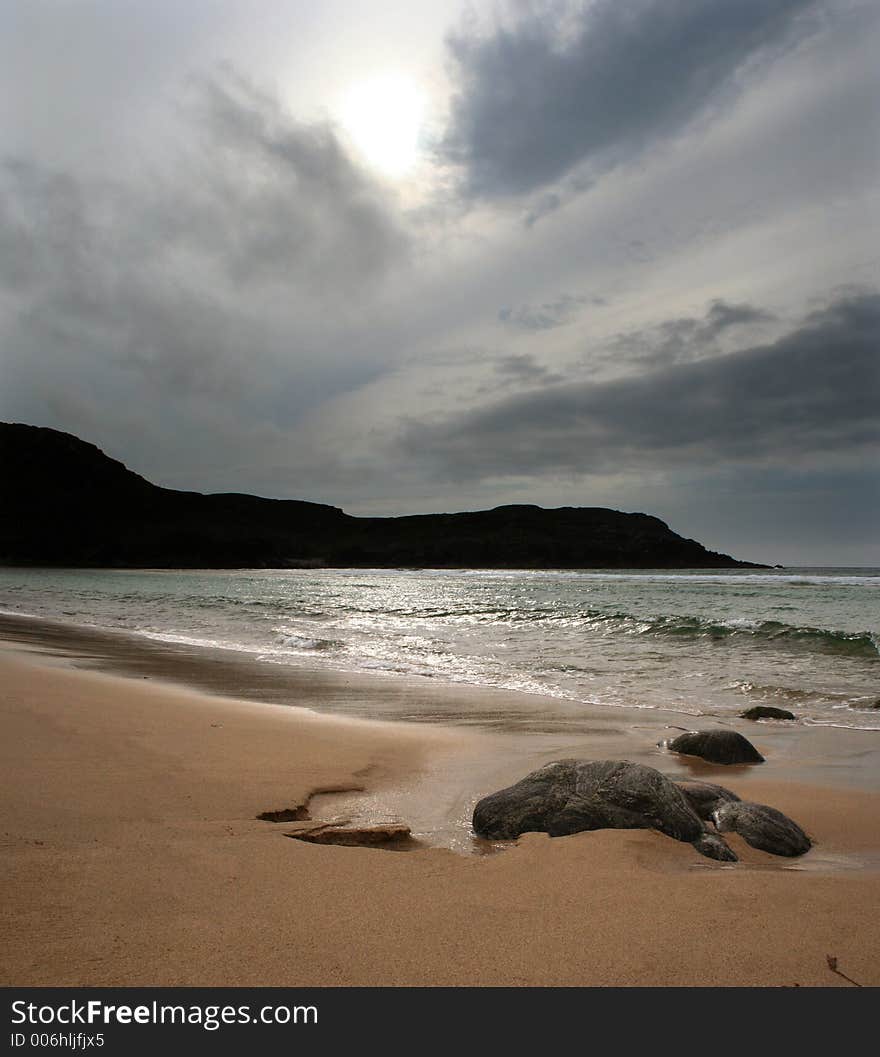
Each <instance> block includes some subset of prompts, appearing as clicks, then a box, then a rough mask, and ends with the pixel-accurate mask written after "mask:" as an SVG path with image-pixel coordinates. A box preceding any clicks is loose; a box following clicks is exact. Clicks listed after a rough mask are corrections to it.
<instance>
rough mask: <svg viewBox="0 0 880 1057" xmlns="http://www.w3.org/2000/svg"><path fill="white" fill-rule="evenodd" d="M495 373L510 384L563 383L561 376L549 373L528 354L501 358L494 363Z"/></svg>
mask: <svg viewBox="0 0 880 1057" xmlns="http://www.w3.org/2000/svg"><path fill="white" fill-rule="evenodd" d="M495 372H496V374H500V375H502V376H503V377H504V378H506V379H507V380H508V381H510V382H512V383H518V382H519V383H522V382H527V383H533V384H534V383H537V384H540V385H551V384H553V383H554V382H561V381H563V377H562V375H560V374H556V373H555V372H553V371H549V370H548V369H547V368H546V367H544V366H543V365H542V364H540V363H538V362H537V360H536V359H535V357H534V356H532V355H530V354H529V353H520V354H514V355H510V356H502V357H501V358H500V359H499V360H497V361H496V362H495Z"/></svg>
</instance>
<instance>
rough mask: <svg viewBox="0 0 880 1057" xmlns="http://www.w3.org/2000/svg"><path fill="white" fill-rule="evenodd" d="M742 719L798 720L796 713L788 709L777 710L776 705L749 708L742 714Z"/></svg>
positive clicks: (740, 715) (740, 716)
mask: <svg viewBox="0 0 880 1057" xmlns="http://www.w3.org/2000/svg"><path fill="white" fill-rule="evenodd" d="M739 718H740V719H797V716H796V715H795V714H794V712H789V711H788V709H787V708H776V706H775V705H755V706H754V708H747V709H746V710H745V712H740V714H739Z"/></svg>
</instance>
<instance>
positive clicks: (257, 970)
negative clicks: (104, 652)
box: [0, 651, 880, 987]
mask: <svg viewBox="0 0 880 1057" xmlns="http://www.w3.org/2000/svg"><path fill="white" fill-rule="evenodd" d="M346 685H347V686H348V691H347V692H350V693H353V694H356V693H357V692H358V684H357V681H356V680H350V681H349V682H348V683H347V684H346ZM448 692H449V693H455V694H458V695H460V696H461V697H462V698H464V697H465V696H466V695H467V694H468V693H469V691H468V690H467V689H464V688H454V689H452V688H450V689H449V691H448ZM303 703H306V704H307V703H309V702H308V697H307V695H304V701H303ZM0 715H2V726H3V733H2V750H0V751H2V761H0V776H2V777H0V782H2V789H3V797H2V826H0V831H2V841H3V850H4V854H3V877H2V885H3V892H4V896H3V903H2V942H0V947H2V971H0V983H2V984H5V985H20V986H23V985H62V986H67V985H92V986H109V985H144V986H152V985H203V986H220V985H229V986H234V985H250V986H262V985H266V986H268V985H276V986H285V987H291V986H319V985H373V984H390V985H575V986H584V985H618V986H625V985H678V986H682V985H687V986H690V985H746V986H754V985H759V986H793V985H801V986H808V985H826V986H844V987H849V986H852V984H851V983H849V982H848V981H847V980H846V979H845V978H844V977H843V976H840V975H837V974H834V973H832V972H831V971H830V969H829V968H828V964H827V960H826V956H827V955H832V956H834V957H836V958H837V959H838V966H839V969H840V970H841V971H842V972H843V973H846V974H847V976H849V977H851V978H852V980H854V981H857V982H859V983H861V984H863V985H871V984H873V985H878V984H880V915H878V913H877V911H878V906H880V901H878V896H880V871H878V865H880V860H878V857H877V853H878V850H880V826H878V819H880V797H878V796H877V795H876V794H873V793H870V792H865V791H855V790H846V789H829V788H824V787H820V786H811V785H805V784H794V783H791V782H785V783H779V784H772V783H767V782H764V781H763V780H762V779H760V778H757V777H754V778H753V777H749V779H748V780H747V781H746V782H745V784H747V786H748V796H749V798H751V799H756V798H758V797H760V799H763V800H764V801H765V802H768V803H771V804H773V805H774V806H776V807H778V808H780V809H781V810H783V811H785V812H787V813H789V814H791V815H792V816H793V817H794V818H796V819H797V820H798V821H799V822H800V823H801V824H802V825H803V826H804V828H806V829H807V831H808V832H809V833H810V834H811V836H812V837H813V838H814V840H815V841H816V842H817V846H816V848H815V849H814V851H812V852H810V853H809V854H808V856H806V857H805V858H804V859H803V860H799V861H797V862H796V863H792V862H787V861H785V862H783V861H782V860H779V859H775V858H773V857H772V856H768V855H765V854H763V853H760V852H757V851H755V850H753V849H750V848H749V847H748V846H747V845H745V844H744V843H743V842H742V841H740V840H739V839H738V838H737V837H733V838H732V841H731V843H733V844H734V845H735V847H736V850H737V852H738V853H739V854H740V855H741V857H742V859H743V862H741V863H740V864H737V865H735V866H729V865H721V864H717V863H713V862H711V861H710V860H707V859H703V858H701V857H699V856H698V855H697V854H696V852H694V850H693V849H692V848H691V847H690V846H689V845H685V844H680V843H678V842H676V841H673V840H670V839H668V838H666V837H664V836H662V835H660V834H658V833H654V832H643V831H604V832H598V833H584V834H579V835H576V836H573V837H566V838H561V839H556V840H551V839H549V838H547V837H545V836H542V835H528V836H526V837H524V838H523V839H521V841H520V842H519V843H518V845H516V846H514V847H512V848H510V849H509V850H506V851H503V852H501V853H498V854H493V855H483V856H479V855H462V854H456V853H454V852H452V851H449V850H446V849H441V848H422V849H419V850H416V851H411V852H408V853H392V852H389V851H385V850H375V849H367V848H346V847H334V846H320V845H312V844H305V843H302V842H300V841H296V840H290V839H288V838H287V837H286V836H285V833H286V832H288V831H289V830H291V829H293V828H294V826H292V825H288V824H284V823H281V824H274V823H271V822H263V821H258V820H256V818H255V816H256V815H257V814H259V813H260V812H262V811H266V810H276V809H281V808H285V807H294V806H296V805H298V804H301V803H304V802H305V801H306V800H307V798H308V796H309V794H310V793H313V792H314V791H315V790H318V789H321V788H327V787H343V788H344V787H351V786H360V785H365V786H367V787H368V788H369V789H370V790H371V791H372V792H373V793H374V794H376V795H380V794H381V792H382V790H383V789H384V790H388V791H389V793H392V792H393V790H394V789H395V788H401V787H412V785H413V783H414V782H415V781H416V780H417V776H418V775H419V774H420V773H421V772H422V770H423V769H425V768H429V767H434V768H435V769H436V768H437V767H438V766H440V767H442V766H444V763H445V762H448V763H449V765H450V766H454V764H455V761H456V759H458V758H459V756H460V755H462V754H464V755H467V754H468V753H470V754H473V753H475V752H476V753H479V751H480V736H479V735H471V734H469V733H468V732H460V731H457V730H450V729H448V728H442V727H433V726H424V725H421V726H416V725H403V724H390V723H369V722H359V721H357V720H350V719H340V718H335V717H327V716H322V715H317V714H314V713H311V712H308V711H304V710H302V709H296V708H285V707H282V706H277V705H257V704H253V703H245V702H241V701H235V700H229V699H224V698H221V697H217V696H207V695H203V694H199V693H197V692H194V691H190V690H186V689H179V688H175V687H172V686H168V685H163V684H158V683H156V682H155V681H145V680H143V679H141V680H135V679H131V678H129V679H123V678H120V677H116V676H109V675H105V674H96V673H91V672H81V671H72V670H69V669H67V668H63V667H59V666H54V667H53V666H52V665H51V663H48V662H47V661H46V660H45V659H44V658H39V657H35V656H33V655H32V656H24V655H22V654H15V653H13V652H12V651H7V652H5V653H4V654H2V656H0ZM717 780H719V781H724V784H727V785H729V786H730V787H731V788H733V789H738V788H740V779H739V778H738V777H737V776H736V775H733V776H731V777H730V778H729V779H727V778H726V777H725V778H723V779H722V778H718V779H717Z"/></svg>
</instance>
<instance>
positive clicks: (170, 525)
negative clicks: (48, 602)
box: [0, 423, 748, 569]
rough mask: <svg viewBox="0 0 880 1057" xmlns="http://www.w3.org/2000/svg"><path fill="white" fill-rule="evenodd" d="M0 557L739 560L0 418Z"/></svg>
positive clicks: (226, 563)
mask: <svg viewBox="0 0 880 1057" xmlns="http://www.w3.org/2000/svg"><path fill="white" fill-rule="evenodd" d="M0 563H6V564H17V565H23V564H33V565H67V566H76V565H85V566H130V567H159V568H163V567H164V568H174V567H191V568H197V567H202V568H230V567H246V566H252V567H266V566H280V567H291V566H299V565H302V566H325V565H326V566H365V567H370V566H372V567H401V566H410V567H435V568H436V567H447V568H532V569H541V568H679V569H680V568H730V567H735V566H739V565H747V564H748V563H745V562H738V561H736V560H735V559H733V558H731V557H729V556H728V555H726V554H716V553H715V552H713V551H707V550H706V549H705V548H704V547H702V546H701V545H700V544H699V543H696V542H695V541H694V540H688V539H683V538H682V537H681V536H678V535H676V534H675V533H674V532H672V531H671V530H670V529H669V528H668V527H667V526H666V525H665V524H664V523H663V522H662V521H660V520H659V519H658V518H655V517H650V516H649V515H647V514H624V513H621V512H620V511H617V510H606V509H603V508H601V507H587V508H583V507H580V508H579V507H563V508H561V509H558V510H543V509H541V508H540V507H537V506H503V507H497V508H496V509H494V510H481V511H477V512H474V513H461V514H421V515H417V516H413V517H396V518H357V517H351V516H349V515H348V514H345V513H344V512H343V511H342V510H339V509H338V508H336V507H332V506H325V505H323V504H320V503H307V502H301V501H298V500H281V499H261V498H258V497H257V496H250V495H238V494H223V495H201V494H199V493H197V492H178V491H174V490H173V489H170V488H160V487H158V486H157V485H153V484H150V482H149V481H145V480H144V479H143V478H142V477H139V476H138V475H137V474H135V473H132V471H130V470H128V469H127V468H126V467H125V466H123V464H122V463H120V462H117V461H116V460H115V459H110V458H108V457H107V456H106V455H104V453H103V452H102V451H100V450H99V449H98V448H96V447H95V446H94V445H92V444H87V443H86V442H85V441H82V440H79V439H78V438H76V437H73V436H71V435H70V434H68V433H60V432H58V431H57V430H52V429H45V428H42V427H37V426H27V425H22V424H18V423H0Z"/></svg>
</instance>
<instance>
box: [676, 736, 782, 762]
mask: <svg viewBox="0 0 880 1057" xmlns="http://www.w3.org/2000/svg"><path fill="white" fill-rule="evenodd" d="M667 748H668V749H670V750H671V751H672V752H680V753H682V754H684V755H685V756H701V757H702V758H703V759H704V760H709V761H710V762H711V763H727V764H729V763H763V762H764V757H763V756H762V755H761V754H760V753H759V752H758V750H757V749H756V748H755V746H754V745H752V743H751V742H750V741H749V740H748V739H747V738H744V737H743V736H742V734H737V732H736V731H735V730H692V731H689V732H688V733H687V734H679V736H678V737H677V738H673V739H672V741H670V742H669V743H668V745H667Z"/></svg>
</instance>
